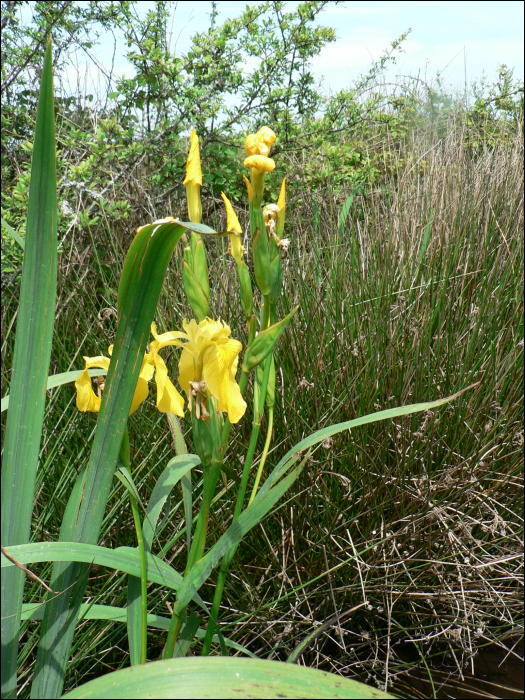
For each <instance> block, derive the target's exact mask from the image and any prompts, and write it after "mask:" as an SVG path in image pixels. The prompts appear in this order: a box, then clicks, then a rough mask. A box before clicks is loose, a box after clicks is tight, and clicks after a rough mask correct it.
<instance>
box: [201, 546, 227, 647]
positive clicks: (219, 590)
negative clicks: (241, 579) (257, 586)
mask: <svg viewBox="0 0 525 700" xmlns="http://www.w3.org/2000/svg"><path fill="white" fill-rule="evenodd" d="M229 568H230V558H229V556H228V555H226V556H225V557H223V559H222V561H221V566H220V568H219V576H218V577H217V584H216V586H215V593H214V595H213V605H212V608H211V614H210V621H209V623H208V629H207V630H206V637H205V638H204V643H203V646H202V656H208V655H209V653H210V649H211V640H212V639H213V633H214V632H215V627H216V626H217V620H218V618H219V609H220V607H221V601H222V595H223V593H224V584H225V583H226V576H227V575H228V569H229Z"/></svg>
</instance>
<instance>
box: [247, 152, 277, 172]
mask: <svg viewBox="0 0 525 700" xmlns="http://www.w3.org/2000/svg"><path fill="white" fill-rule="evenodd" d="M244 167H245V168H254V169H255V170H257V171H258V172H259V173H271V172H272V171H274V170H275V161H274V160H273V159H272V158H267V157H266V156H259V155H254V156H248V158H246V160H245V161H244Z"/></svg>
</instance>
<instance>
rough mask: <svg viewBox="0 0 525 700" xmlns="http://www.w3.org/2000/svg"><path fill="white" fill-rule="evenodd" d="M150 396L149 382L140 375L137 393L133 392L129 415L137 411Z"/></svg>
mask: <svg viewBox="0 0 525 700" xmlns="http://www.w3.org/2000/svg"><path fill="white" fill-rule="evenodd" d="M147 398H148V382H147V381H146V379H144V378H143V377H141V376H139V378H138V381H137V387H136V389H135V393H134V394H133V401H132V402H131V408H130V409H129V415H130V416H131V414H132V413H135V411H136V410H137V408H138V407H139V406H140V404H141V403H143V402H144V401H145V400H146V399H147Z"/></svg>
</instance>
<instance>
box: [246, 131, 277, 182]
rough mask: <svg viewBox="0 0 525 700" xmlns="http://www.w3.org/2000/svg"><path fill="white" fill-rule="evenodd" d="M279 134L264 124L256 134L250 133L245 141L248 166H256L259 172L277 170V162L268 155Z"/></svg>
mask: <svg viewBox="0 0 525 700" xmlns="http://www.w3.org/2000/svg"><path fill="white" fill-rule="evenodd" d="M276 138H277V136H276V135H275V133H274V132H273V131H272V130H271V129H270V128H268V127H267V126H263V127H261V128H260V129H259V131H258V132H257V133H256V134H249V135H248V136H247V137H246V141H245V142H244V147H245V149H246V155H247V158H246V160H245V161H244V165H245V167H246V168H255V169H256V170H257V171H258V172H259V173H271V172H272V171H273V170H275V162H274V161H273V160H272V159H271V158H269V157H268V154H269V153H270V148H271V147H272V145H273V143H274V141H275V139H276Z"/></svg>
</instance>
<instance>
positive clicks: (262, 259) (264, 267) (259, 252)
mask: <svg viewBox="0 0 525 700" xmlns="http://www.w3.org/2000/svg"><path fill="white" fill-rule="evenodd" d="M252 255H253V269H254V272H255V281H256V282H257V286H258V287H259V289H260V291H261V294H262V295H263V296H267V295H268V294H269V293H270V289H271V286H272V273H271V268H270V257H269V254H268V239H267V236H266V232H264V233H263V232H262V231H261V229H259V228H258V229H256V231H255V235H254V237H253V240H252Z"/></svg>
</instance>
